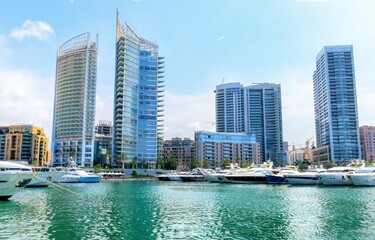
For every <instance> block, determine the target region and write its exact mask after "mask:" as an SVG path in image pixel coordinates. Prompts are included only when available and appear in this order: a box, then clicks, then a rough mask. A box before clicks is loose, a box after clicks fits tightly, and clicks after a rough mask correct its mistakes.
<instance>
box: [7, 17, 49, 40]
mask: <svg viewBox="0 0 375 240" xmlns="http://www.w3.org/2000/svg"><path fill="white" fill-rule="evenodd" d="M53 32H54V30H53V28H52V27H51V26H50V25H49V24H48V23H46V22H42V21H31V20H26V21H25V22H23V24H22V27H20V28H15V29H13V30H12V31H11V33H10V36H11V37H13V38H16V39H17V40H19V41H22V40H23V39H24V38H27V37H35V38H37V39H40V40H47V39H48V38H49V37H50V36H51V34H52V33H53Z"/></svg>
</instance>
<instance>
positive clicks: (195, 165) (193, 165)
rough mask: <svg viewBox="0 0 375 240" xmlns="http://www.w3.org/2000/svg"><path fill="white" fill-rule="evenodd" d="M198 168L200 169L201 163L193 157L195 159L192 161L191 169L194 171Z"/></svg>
mask: <svg viewBox="0 0 375 240" xmlns="http://www.w3.org/2000/svg"><path fill="white" fill-rule="evenodd" d="M197 167H199V162H198V160H197V159H196V158H195V157H193V159H191V166H190V168H191V169H194V168H197Z"/></svg>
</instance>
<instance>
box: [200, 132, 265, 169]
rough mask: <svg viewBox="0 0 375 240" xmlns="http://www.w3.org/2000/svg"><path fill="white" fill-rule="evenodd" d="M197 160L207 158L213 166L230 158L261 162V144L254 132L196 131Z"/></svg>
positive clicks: (231, 159) (232, 159) (201, 160)
mask: <svg viewBox="0 0 375 240" xmlns="http://www.w3.org/2000/svg"><path fill="white" fill-rule="evenodd" d="M195 146H196V149H195V151H196V156H197V160H198V161H199V162H200V163H202V162H203V161H204V160H205V159H206V160H208V161H209V162H210V165H211V167H215V166H220V165H221V163H222V162H223V161H224V160H225V159H228V160H230V161H232V162H234V161H236V160H241V161H251V162H254V163H258V162H259V144H258V143H257V142H256V137H255V135H254V134H245V133H217V132H206V131H197V132H195Z"/></svg>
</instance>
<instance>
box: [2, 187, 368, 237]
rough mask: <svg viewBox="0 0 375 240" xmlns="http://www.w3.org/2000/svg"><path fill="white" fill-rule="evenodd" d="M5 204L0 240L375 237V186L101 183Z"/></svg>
mask: <svg viewBox="0 0 375 240" xmlns="http://www.w3.org/2000/svg"><path fill="white" fill-rule="evenodd" d="M59 186H60V187H49V188H43V189H24V190H23V191H21V192H19V193H18V194H17V195H15V196H13V197H12V198H11V201H8V202H0V209H1V214H0V226H1V227H0V239H374V238H375V237H374V236H375V225H374V222H375V214H374V212H375V204H374V202H375V201H374V196H375V188H371V187H370V188H366V187H324V186H288V185H267V184H258V185H245V184H238V185H233V184H212V183H211V184H210V183H183V182H159V181H146V180H142V181H125V182H110V181H102V182H101V183H97V184H83V183H82V184H81V183H78V184H60V185H59Z"/></svg>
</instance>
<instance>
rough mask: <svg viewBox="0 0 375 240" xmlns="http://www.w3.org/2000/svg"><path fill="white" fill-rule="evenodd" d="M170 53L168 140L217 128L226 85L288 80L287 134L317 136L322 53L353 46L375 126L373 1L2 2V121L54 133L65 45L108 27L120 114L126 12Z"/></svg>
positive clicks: (108, 77)
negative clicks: (317, 74)
mask: <svg viewBox="0 0 375 240" xmlns="http://www.w3.org/2000/svg"><path fill="white" fill-rule="evenodd" d="M117 8H118V11H119V17H120V20H121V22H122V24H124V23H125V22H127V23H128V24H129V25H130V26H131V27H132V28H133V29H134V30H135V31H136V32H137V33H138V34H139V35H140V36H142V37H143V38H145V39H148V40H150V41H152V42H156V43H157V44H158V45H159V54H160V56H164V57H165V74H164V75H165V85H166V88H165V90H166V92H165V121H164V125H165V139H171V138H172V137H190V138H194V131H197V130H207V131H214V130H215V125H214V122H215V94H214V90H215V88H216V85H218V84H221V83H223V82H224V83H229V82H241V83H242V84H243V85H245V86H248V85H251V84H253V83H260V82H270V83H277V84H281V91H282V106H283V109H282V114H283V137H284V141H288V142H289V144H290V145H293V144H294V145H296V146H297V147H298V146H301V147H302V146H304V144H305V141H306V140H307V139H308V138H310V137H313V136H315V126H314V105H313V82H312V75H313V71H314V69H315V57H316V55H317V54H318V52H319V51H320V50H321V49H322V48H323V46H325V45H353V47H354V64H355V76H356V83H357V98H358V99H357V101H358V115H359V125H360V126H362V125H375V111H374V107H375V98H374V97H373V94H374V93H375V85H374V84H373V83H372V82H374V78H375V58H374V56H375V44H374V43H375V14H373V13H374V12H375V1H373V0H206V1H202V0H189V1H182V0H181V1H175V0H54V1H47V0H22V1H21V0H4V1H2V4H1V8H0V108H1V110H0V125H13V124H34V125H36V126H40V127H43V128H44V129H45V130H46V132H47V134H48V135H49V136H51V135H52V133H51V131H52V121H53V101H54V100H53V99H54V89H55V70H56V51H57V49H58V47H59V46H61V45H62V44H63V43H64V42H65V41H67V40H69V39H70V38H73V37H74V36H76V35H79V34H81V33H84V32H90V33H91V34H92V37H94V36H95V34H99V63H98V75H97V92H96V93H97V94H96V95H97V96H96V122H98V121H99V120H110V121H112V120H113V119H112V116H113V113H112V111H113V92H114V76H115V24H116V9H117Z"/></svg>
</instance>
